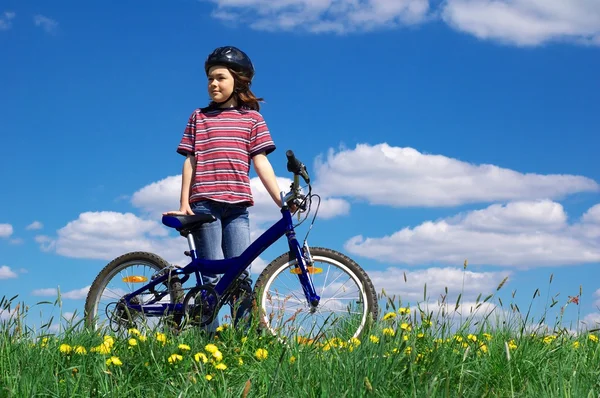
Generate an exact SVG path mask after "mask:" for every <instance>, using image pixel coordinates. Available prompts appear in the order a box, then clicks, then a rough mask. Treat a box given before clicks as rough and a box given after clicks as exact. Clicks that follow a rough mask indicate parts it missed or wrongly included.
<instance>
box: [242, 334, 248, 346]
mask: <svg viewBox="0 0 600 398" xmlns="http://www.w3.org/2000/svg"><path fill="white" fill-rule="evenodd" d="M246 341H248V337H245V336H244V337H242V344H244V343H245V342H246Z"/></svg>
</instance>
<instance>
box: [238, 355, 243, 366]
mask: <svg viewBox="0 0 600 398" xmlns="http://www.w3.org/2000/svg"><path fill="white" fill-rule="evenodd" d="M243 364H244V360H243V359H242V358H241V357H240V358H238V365H240V366H242V365H243Z"/></svg>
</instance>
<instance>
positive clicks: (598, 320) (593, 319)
mask: <svg viewBox="0 0 600 398" xmlns="http://www.w3.org/2000/svg"><path fill="white" fill-rule="evenodd" d="M581 325H582V326H583V328H584V329H585V330H590V329H598V328H600V313H598V312H596V313H591V314H588V315H586V316H585V317H583V320H581Z"/></svg>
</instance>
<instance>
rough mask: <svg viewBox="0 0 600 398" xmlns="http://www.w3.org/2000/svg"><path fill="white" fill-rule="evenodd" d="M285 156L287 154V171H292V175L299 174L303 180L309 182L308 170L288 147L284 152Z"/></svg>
mask: <svg viewBox="0 0 600 398" xmlns="http://www.w3.org/2000/svg"><path fill="white" fill-rule="evenodd" d="M285 156H287V159H288V162H287V170H288V171H289V172H292V173H294V175H299V176H301V177H302V178H303V179H304V182H306V183H307V184H309V183H310V177H309V176H308V172H307V171H306V166H304V164H303V163H302V162H301V161H300V160H298V159H297V158H296V156H295V155H294V152H293V151H292V150H291V149H288V150H287V151H286V152H285Z"/></svg>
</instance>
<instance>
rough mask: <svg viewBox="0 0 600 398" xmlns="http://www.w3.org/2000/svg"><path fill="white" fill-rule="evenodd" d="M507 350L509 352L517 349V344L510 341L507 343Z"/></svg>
mask: <svg viewBox="0 0 600 398" xmlns="http://www.w3.org/2000/svg"><path fill="white" fill-rule="evenodd" d="M508 348H509V349H510V350H516V349H517V343H515V341H514V340H511V341H509V342H508Z"/></svg>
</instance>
